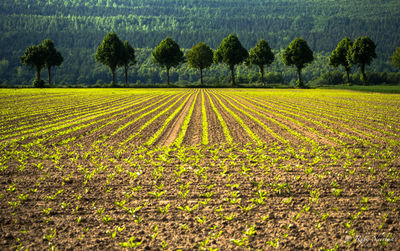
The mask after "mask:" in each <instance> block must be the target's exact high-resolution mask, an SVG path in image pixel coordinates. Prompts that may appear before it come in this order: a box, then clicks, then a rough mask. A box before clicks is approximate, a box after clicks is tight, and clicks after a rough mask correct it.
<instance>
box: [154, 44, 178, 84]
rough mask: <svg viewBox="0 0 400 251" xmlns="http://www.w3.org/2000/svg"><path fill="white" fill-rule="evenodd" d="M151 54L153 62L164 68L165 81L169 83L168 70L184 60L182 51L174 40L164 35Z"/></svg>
mask: <svg viewBox="0 0 400 251" xmlns="http://www.w3.org/2000/svg"><path fill="white" fill-rule="evenodd" d="M152 55H153V62H154V63H156V64H158V65H160V66H161V67H165V68H166V70H167V82H168V85H169V84H170V83H169V70H170V69H171V68H172V67H177V66H178V65H179V64H180V63H182V62H184V61H185V58H184V56H183V52H182V51H181V49H180V48H179V45H178V44H177V43H176V42H175V41H174V40H172V39H171V38H169V37H166V38H165V39H164V40H163V41H161V43H160V44H159V45H157V47H156V48H155V49H154V51H153V53H152Z"/></svg>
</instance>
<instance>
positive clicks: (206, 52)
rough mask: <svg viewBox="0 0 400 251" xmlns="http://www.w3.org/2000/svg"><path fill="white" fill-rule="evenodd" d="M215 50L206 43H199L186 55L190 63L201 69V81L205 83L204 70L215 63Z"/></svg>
mask: <svg viewBox="0 0 400 251" xmlns="http://www.w3.org/2000/svg"><path fill="white" fill-rule="evenodd" d="M213 54H214V53H213V51H212V49H211V48H210V47H209V46H208V45H206V44H205V43H202V42H200V43H198V44H197V45H195V46H193V47H192V49H191V50H190V51H189V52H188V54H187V55H186V58H187V61H188V64H189V65H190V66H191V67H193V68H197V69H199V70H200V83H201V85H203V70H204V69H206V68H208V67H210V66H211V65H212V63H213Z"/></svg>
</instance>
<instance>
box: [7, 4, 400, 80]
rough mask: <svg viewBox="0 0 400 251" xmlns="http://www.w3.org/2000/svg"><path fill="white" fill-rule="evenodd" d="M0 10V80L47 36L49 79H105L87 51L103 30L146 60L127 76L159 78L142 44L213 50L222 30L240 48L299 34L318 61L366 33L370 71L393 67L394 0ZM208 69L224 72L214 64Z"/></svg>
mask: <svg viewBox="0 0 400 251" xmlns="http://www.w3.org/2000/svg"><path fill="white" fill-rule="evenodd" d="M0 15H1V16H0V32H1V33H2V36H1V38H0V60H1V61H0V74H1V79H0V83H1V82H7V83H15V84H16V83H25V82H30V81H31V79H32V75H33V74H32V72H31V71H30V70H29V69H27V68H26V67H22V66H21V64H20V62H19V59H18V57H19V56H21V55H22V54H23V51H24V49H25V48H26V47H27V46H29V45H31V44H34V43H39V42H40V41H42V40H43V39H45V38H47V37H49V38H51V39H52V40H54V41H55V43H56V46H57V47H58V48H60V50H61V52H62V53H63V55H64V58H65V61H64V64H63V65H62V66H61V68H60V69H58V70H57V73H56V76H55V81H57V82H64V83H88V84H92V83H95V82H96V81H97V80H98V79H102V80H103V81H105V82H107V81H109V78H108V72H107V69H106V68H104V67H102V66H100V65H97V64H96V63H95V62H94V57H93V54H94V52H95V50H96V48H97V46H98V45H99V44H100V42H101V40H102V38H103V37H104V36H105V34H107V33H108V32H110V31H115V32H116V33H117V34H118V35H119V36H120V37H121V39H123V40H128V41H129V42H130V43H131V44H132V45H133V46H134V47H135V48H144V49H143V50H138V53H137V54H138V56H139V58H141V59H142V60H141V61H139V63H140V64H141V65H143V64H146V65H147V66H146V68H145V69H141V67H140V65H138V66H137V67H136V68H135V69H133V70H132V72H131V76H132V78H131V79H130V80H131V81H132V82H136V81H138V80H140V81H143V82H158V81H162V80H163V79H162V77H160V76H159V73H158V71H159V69H157V68H156V67H155V66H153V65H151V62H149V61H151V60H149V52H150V51H151V50H148V49H152V48H154V46H156V45H157V44H158V43H159V42H160V41H161V40H162V39H163V38H165V37H166V36H167V35H168V36H170V37H172V38H174V39H175V40H176V41H177V42H178V43H179V44H180V46H181V47H183V48H191V47H192V46H193V45H194V44H196V43H197V42H199V41H203V42H205V43H207V44H209V45H210V46H211V47H212V48H214V49H215V48H216V47H217V46H218V45H219V43H220V42H221V40H222V39H223V38H224V37H226V36H227V35H229V34H230V33H236V34H237V35H238V36H239V38H240V40H241V42H242V43H243V45H244V46H245V47H246V48H247V49H250V48H251V47H253V46H254V45H255V44H256V42H257V41H258V40H259V39H260V38H264V39H266V40H267V41H268V42H269V43H270V45H271V47H272V48H273V49H274V50H275V52H276V53H278V52H280V51H281V49H283V48H285V47H286V46H287V45H288V44H289V43H290V41H291V40H292V39H293V38H295V37H303V38H304V39H306V40H307V42H308V43H309V45H310V47H311V48H312V49H313V50H314V51H316V52H318V53H319V54H318V55H320V57H321V60H322V61H321V62H323V61H324V60H326V56H327V55H328V54H329V53H330V51H331V50H332V49H334V48H335V47H336V45H337V43H338V41H340V40H341V39H342V38H343V37H345V36H349V37H351V38H352V39H355V38H356V37H358V36H363V35H368V36H370V37H371V38H372V39H373V40H374V41H375V43H376V44H377V52H378V54H379V58H378V60H377V61H376V62H375V64H374V65H373V66H372V69H374V70H376V71H387V70H389V71H390V70H393V69H392V68H391V67H390V62H389V56H390V55H391V54H392V53H393V51H394V49H395V48H396V47H397V46H399V45H400V34H399V33H398V27H399V26H400V3H399V2H398V1H397V0H379V1H376V0H374V1H372V0H371V1H365V0H356V1H353V0H352V1H350V0H342V1H328V0H320V1H315V0H314V1H311V0H279V1H278V0H250V1H249V0H208V1H200V0H171V1H169V0H163V1H158V0H143V1H136V0H126V1H122V0H114V1H113V0H95V1H94V0H90V1H88V0H85V1H84V0H63V1H61V0H48V1H38V0H5V1H2V2H1V3H0ZM146 48H148V49H146ZM316 58H317V57H316ZM321 62H317V64H318V65H321ZM93 65H95V67H93ZM323 65H324V64H323ZM278 66H279V62H277V65H275V66H273V67H272V69H273V70H274V71H277V72H280V73H281V74H282V75H283V76H284V78H285V80H286V81H290V79H291V75H292V73H291V72H290V69H281V67H278ZM274 67H275V68H274ZM324 67H325V66H324ZM327 70H332V69H328V68H324V69H321V70H320V71H313V72H307V71H306V72H305V75H306V79H311V78H313V77H315V76H318V74H321V73H324V72H326V71H327ZM182 71H183V72H182ZM188 71H189V70H185V69H179V70H178V72H177V74H178V75H179V76H181V75H185V74H186V77H176V78H177V79H176V80H185V81H193V80H196V79H195V78H196V76H195V73H190V72H188ZM213 71H215V72H222V73H224V69H223V67H218V66H215V67H214V70H212V72H213ZM243 71H246V73H245V74H243V75H248V74H256V71H255V70H254V69H251V70H247V69H245V68H244V70H243ZM155 72H157V73H155ZM249 72H250V73H249ZM139 73H140V74H139ZM143 75H145V77H143ZM146 76H147V77H146ZM210 76H214V75H210Z"/></svg>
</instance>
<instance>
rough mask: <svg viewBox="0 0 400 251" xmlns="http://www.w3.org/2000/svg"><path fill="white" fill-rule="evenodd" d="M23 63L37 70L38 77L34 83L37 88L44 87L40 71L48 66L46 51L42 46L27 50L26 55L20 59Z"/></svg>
mask: <svg viewBox="0 0 400 251" xmlns="http://www.w3.org/2000/svg"><path fill="white" fill-rule="evenodd" d="M20 60H21V63H22V64H24V65H27V66H30V67H32V68H35V70H36V77H35V80H34V82H33V85H34V86H35V87H43V85H44V83H43V81H42V80H41V79H40V71H41V70H42V69H43V67H44V66H45V65H46V49H45V48H44V47H43V46H42V45H31V46H29V47H28V48H26V49H25V53H24V55H23V56H21V57H20Z"/></svg>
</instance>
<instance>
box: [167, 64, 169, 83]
mask: <svg viewBox="0 0 400 251" xmlns="http://www.w3.org/2000/svg"><path fill="white" fill-rule="evenodd" d="M167 85H168V86H169V68H168V67H167Z"/></svg>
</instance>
